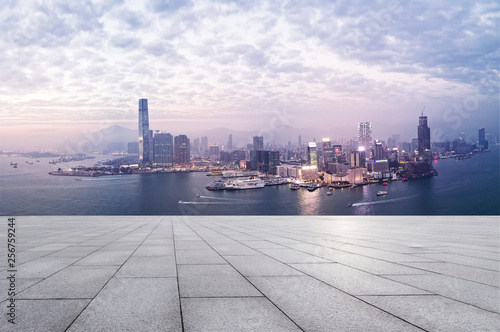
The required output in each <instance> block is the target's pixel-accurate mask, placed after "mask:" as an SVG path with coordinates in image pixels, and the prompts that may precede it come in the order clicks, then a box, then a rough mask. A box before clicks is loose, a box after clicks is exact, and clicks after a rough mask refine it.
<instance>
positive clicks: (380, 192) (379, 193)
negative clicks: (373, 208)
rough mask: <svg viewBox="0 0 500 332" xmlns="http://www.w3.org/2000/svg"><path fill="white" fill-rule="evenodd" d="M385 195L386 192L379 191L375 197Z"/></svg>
mask: <svg viewBox="0 0 500 332" xmlns="http://www.w3.org/2000/svg"><path fill="white" fill-rule="evenodd" d="M385 195H387V191H384V190H380V191H379V192H378V193H377V196H385Z"/></svg>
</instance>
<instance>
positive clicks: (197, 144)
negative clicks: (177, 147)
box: [193, 137, 200, 154]
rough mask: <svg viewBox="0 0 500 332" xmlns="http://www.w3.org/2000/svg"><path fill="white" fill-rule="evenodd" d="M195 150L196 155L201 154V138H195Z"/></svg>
mask: <svg viewBox="0 0 500 332" xmlns="http://www.w3.org/2000/svg"><path fill="white" fill-rule="evenodd" d="M193 150H194V153H195V154H200V138H199V137H198V138H195V139H194V140H193Z"/></svg>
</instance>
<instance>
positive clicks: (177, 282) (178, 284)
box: [170, 216, 185, 332]
mask: <svg viewBox="0 0 500 332" xmlns="http://www.w3.org/2000/svg"><path fill="white" fill-rule="evenodd" d="M170 221H171V229H172V236H173V246H174V264H175V275H176V284H177V298H178V300H179V315H180V320H181V331H182V332H184V331H185V328H184V315H183V312H182V302H181V287H180V282H179V268H178V266H179V265H178V264H177V250H176V248H175V231H174V220H173V217H172V216H171V217H170Z"/></svg>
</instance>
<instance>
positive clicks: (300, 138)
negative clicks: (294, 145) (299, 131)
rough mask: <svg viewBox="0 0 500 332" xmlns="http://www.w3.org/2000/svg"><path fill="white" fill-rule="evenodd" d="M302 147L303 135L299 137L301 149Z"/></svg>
mask: <svg viewBox="0 0 500 332" xmlns="http://www.w3.org/2000/svg"><path fill="white" fill-rule="evenodd" d="M301 146H302V135H299V148H300V147H301Z"/></svg>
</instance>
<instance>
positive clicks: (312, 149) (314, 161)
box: [307, 142, 318, 167]
mask: <svg viewBox="0 0 500 332" xmlns="http://www.w3.org/2000/svg"><path fill="white" fill-rule="evenodd" d="M307 163H308V164H309V165H311V166H316V167H318V150H317V149H316V142H309V144H308V146H307Z"/></svg>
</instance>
